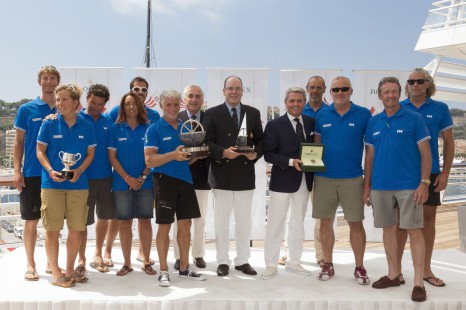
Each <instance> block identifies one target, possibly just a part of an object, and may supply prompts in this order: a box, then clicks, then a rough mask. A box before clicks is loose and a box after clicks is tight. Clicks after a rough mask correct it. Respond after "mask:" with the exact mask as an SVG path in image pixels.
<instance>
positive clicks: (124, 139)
mask: <svg viewBox="0 0 466 310" xmlns="http://www.w3.org/2000/svg"><path fill="white" fill-rule="evenodd" d="M126 140H128V138H118V141H126Z"/></svg>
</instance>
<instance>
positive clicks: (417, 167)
mask: <svg viewBox="0 0 466 310" xmlns="http://www.w3.org/2000/svg"><path fill="white" fill-rule="evenodd" d="M429 139H430V136H429V131H428V130H427V126H426V124H425V122H424V121H423V119H422V116H421V115H419V113H416V112H413V111H410V110H408V109H406V108H404V107H403V106H402V107H401V108H400V109H399V110H398V111H397V112H396V113H395V114H394V115H392V116H391V117H388V116H387V114H386V113H385V111H383V112H380V113H379V114H377V115H375V116H374V117H373V118H371V119H370V120H369V123H368V125H367V130H366V135H365V144H366V145H368V146H369V147H373V148H374V161H373V164H372V180H371V183H372V189H374V190H415V189H416V188H417V187H418V186H419V183H420V182H421V153H420V152H419V148H418V144H419V143H421V142H422V141H425V140H429Z"/></svg>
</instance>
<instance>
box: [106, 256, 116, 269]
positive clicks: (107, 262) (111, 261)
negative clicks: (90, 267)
mask: <svg viewBox="0 0 466 310" xmlns="http://www.w3.org/2000/svg"><path fill="white" fill-rule="evenodd" d="M104 264H105V265H107V267H108V268H112V267H113V266H115V265H114V264H113V260H112V259H111V258H104Z"/></svg>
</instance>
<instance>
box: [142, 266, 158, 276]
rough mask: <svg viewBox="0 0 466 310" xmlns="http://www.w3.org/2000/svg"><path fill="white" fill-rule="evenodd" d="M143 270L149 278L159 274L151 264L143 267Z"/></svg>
mask: <svg viewBox="0 0 466 310" xmlns="http://www.w3.org/2000/svg"><path fill="white" fill-rule="evenodd" d="M141 270H142V271H144V272H145V273H146V274H148V275H149V276H153V275H154V274H157V271H155V270H154V268H152V266H151V265H150V264H147V265H144V266H143V267H141Z"/></svg>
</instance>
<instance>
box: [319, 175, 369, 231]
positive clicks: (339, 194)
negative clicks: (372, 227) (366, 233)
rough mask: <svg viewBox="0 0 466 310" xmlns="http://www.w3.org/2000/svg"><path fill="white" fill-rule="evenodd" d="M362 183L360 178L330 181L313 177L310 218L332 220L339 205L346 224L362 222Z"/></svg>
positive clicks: (329, 179)
mask: <svg viewBox="0 0 466 310" xmlns="http://www.w3.org/2000/svg"><path fill="white" fill-rule="evenodd" d="M363 182H364V180H363V178H362V177H357V178H351V179H331V178H324V177H321V176H314V190H313V192H314V201H313V207H312V217H313V218H315V219H333V218H334V217H335V213H336V212H337V207H338V205H341V207H342V209H343V213H344V216H345V220H347V221H348V222H360V221H362V220H364V203H363V202H362V192H363Z"/></svg>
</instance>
